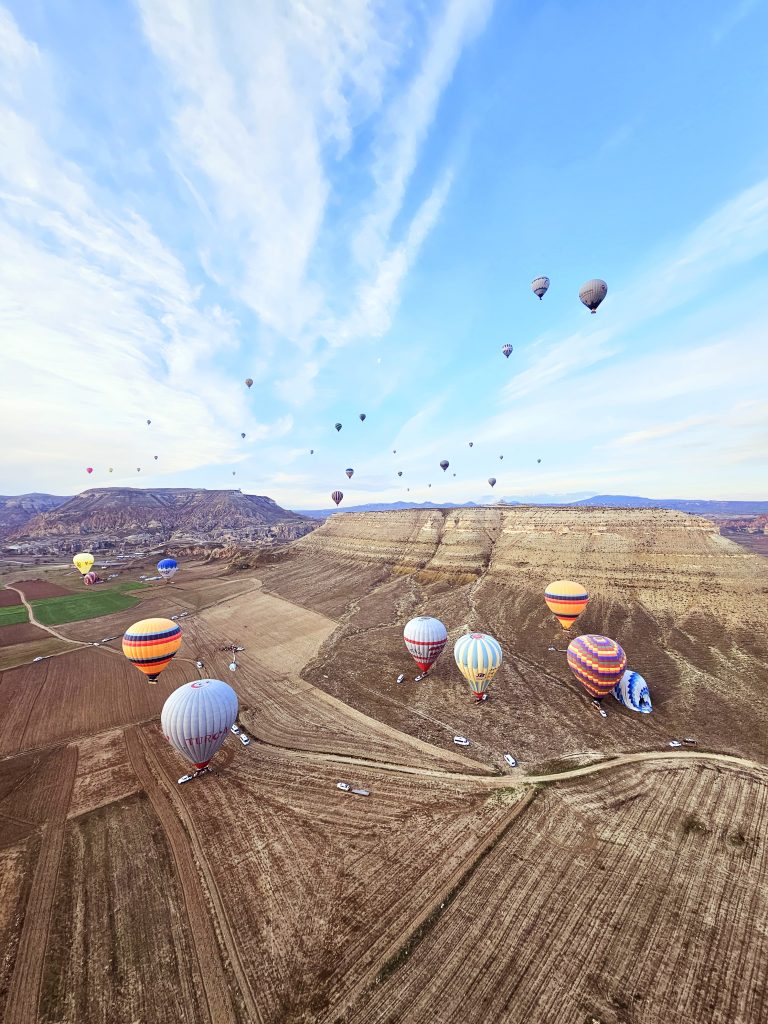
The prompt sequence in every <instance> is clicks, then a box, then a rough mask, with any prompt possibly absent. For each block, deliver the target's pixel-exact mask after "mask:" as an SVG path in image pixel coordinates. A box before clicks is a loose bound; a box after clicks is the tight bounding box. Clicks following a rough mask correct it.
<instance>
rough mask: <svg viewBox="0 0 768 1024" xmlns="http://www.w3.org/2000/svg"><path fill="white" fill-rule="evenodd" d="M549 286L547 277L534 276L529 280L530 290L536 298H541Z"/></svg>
mask: <svg viewBox="0 0 768 1024" xmlns="http://www.w3.org/2000/svg"><path fill="white" fill-rule="evenodd" d="M548 288H549V278H548V277H534V279H533V280H532V281H531V291H532V292H533V294H534V295H535V296H536V297H537V298H538V299H543V298H544V296H545V295H546V294H547V289H548Z"/></svg>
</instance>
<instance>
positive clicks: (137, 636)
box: [123, 619, 181, 683]
mask: <svg viewBox="0 0 768 1024" xmlns="http://www.w3.org/2000/svg"><path fill="white" fill-rule="evenodd" d="M179 647H181V626H179V625H178V623H176V622H172V621H171V620H170V619H142V620H141V621H140V622H134V624H133V625H132V626H131V627H130V629H128V630H126V633H125V635H124V637H123V654H124V655H125V656H126V658H127V659H128V661H130V662H131V664H132V665H135V666H136V668H137V669H138V670H139V671H140V672H143V673H144V675H145V676H146V677H147V679H148V680H149V682H150V683H156V682H157V677H158V676H159V675H160V673H161V672H162V671H163V669H164V668H165V667H166V666H167V665H168V664H169V663H170V661H171V659H172V658H173V656H174V654H175V653H176V651H178V649H179Z"/></svg>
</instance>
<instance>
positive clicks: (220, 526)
mask: <svg viewBox="0 0 768 1024" xmlns="http://www.w3.org/2000/svg"><path fill="white" fill-rule="evenodd" d="M314 527H315V523H314V521H313V520H312V519H310V518H308V517H306V516H301V515H299V514H297V513H296V512H289V511H288V510H287V509H284V508H281V507H280V506H279V505H278V504H276V503H275V502H274V501H273V500H272V499H271V498H267V497H264V496H261V495H255V494H243V493H242V491H239V490H231V491H230V490H221V491H208V490H204V489H200V488H187V487H164V488H154V489H144V488H139V487H96V488H93V489H91V490H87V491H83V493H82V494H78V495H76V496H75V497H73V498H60V497H56V496H53V495H40V494H37V495H22V496H21V497H19V498H3V499H0V538H2V539H3V540H4V543H5V546H6V548H8V547H16V548H18V549H20V550H22V551H30V552H33V553H36V554H37V553H39V554H44V553H54V552H65V551H69V550H71V549H73V548H82V547H84V548H92V549H94V550H104V549H109V548H113V547H115V546H118V545H120V544H123V543H128V544H156V543H163V544H175V545H187V546H189V545H197V544H210V543H220V544H234V543H248V542H253V543H259V544H263V543H274V542H276V541H285V540H295V539H296V538H297V537H302V536H303V535H304V534H305V533H308V532H309V531H310V530H312V529H314Z"/></svg>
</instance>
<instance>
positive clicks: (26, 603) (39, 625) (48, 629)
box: [6, 583, 90, 653]
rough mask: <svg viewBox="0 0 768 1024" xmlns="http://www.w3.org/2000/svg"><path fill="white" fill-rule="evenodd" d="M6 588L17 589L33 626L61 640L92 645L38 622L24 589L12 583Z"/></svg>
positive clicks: (7, 584) (82, 645)
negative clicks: (72, 638)
mask: <svg viewBox="0 0 768 1024" xmlns="http://www.w3.org/2000/svg"><path fill="white" fill-rule="evenodd" d="M6 588H7V589H8V590H15V591H16V593H17V594H18V595H19V597H20V598H21V603H22V604H23V605H24V607H25V608H26V609H27V615H29V621H30V622H31V623H32V625H33V626H37V628H38V629H44V630H45V632H46V633H50V634H51V636H55V637H56V638H57V639H59V640H64V641H65V643H68V644H77V645H79V646H80V647H90V644H89V643H88V642H87V641H86V640H71V639H70V638H69V637H68V636H63V635H62V634H61V633H58V632H57V631H56V630H55V629H53V628H52V627H51V626H46V625H44V623H42V622H38V620H37V619H36V618H35V613H34V612H33V611H32V605H31V604H30V603H29V601H28V600H27V599H26V597H25V596H24V593H23V591H21V590H19V588H18V587H14V586H13V585H12V584H11V583H6ZM62 653H65V652H62Z"/></svg>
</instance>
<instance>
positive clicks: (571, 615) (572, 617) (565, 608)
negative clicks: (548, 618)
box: [544, 580, 589, 629]
mask: <svg viewBox="0 0 768 1024" xmlns="http://www.w3.org/2000/svg"><path fill="white" fill-rule="evenodd" d="M544 600H545V601H546V602H547V608H549V610H550V611H551V612H552V614H553V615H554V616H555V617H556V618H557V621H558V622H559V623H560V625H561V626H562V627H563V629H570V628H571V626H572V625H573V624H574V622H575V621H576V619H577V618H578V617H579V615H581V613H582V612H583V611H584V609H585V608H586V607H587V603H588V601H589V594H588V593H587V591H586V590H585V589H584V587H582V585H581V584H580V583H573V582H572V581H571V580H555V582H554V583H550V584H549V586H548V587H547V589H546V590H545V591H544Z"/></svg>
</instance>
